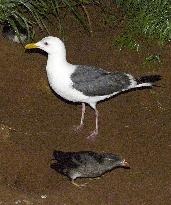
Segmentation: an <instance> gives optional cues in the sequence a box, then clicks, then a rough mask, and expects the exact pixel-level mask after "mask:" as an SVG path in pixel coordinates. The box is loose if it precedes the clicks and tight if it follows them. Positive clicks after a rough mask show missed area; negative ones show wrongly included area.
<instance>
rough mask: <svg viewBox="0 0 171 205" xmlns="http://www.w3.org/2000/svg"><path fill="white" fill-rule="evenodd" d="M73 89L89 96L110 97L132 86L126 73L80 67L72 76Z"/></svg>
mask: <svg viewBox="0 0 171 205" xmlns="http://www.w3.org/2000/svg"><path fill="white" fill-rule="evenodd" d="M71 80H72V81H73V88H75V89H77V90H79V91H80V92H82V93H83V94H84V95H87V96H103V95H110V94H112V93H114V92H121V91H122V90H125V89H127V88H128V87H129V86H130V85H131V82H130V78H129V76H128V75H127V74H126V73H121V72H117V71H116V72H112V73H111V72H107V71H105V70H103V69H98V68H96V67H92V66H82V65H78V66H77V67H76V70H75V71H74V73H72V75H71Z"/></svg>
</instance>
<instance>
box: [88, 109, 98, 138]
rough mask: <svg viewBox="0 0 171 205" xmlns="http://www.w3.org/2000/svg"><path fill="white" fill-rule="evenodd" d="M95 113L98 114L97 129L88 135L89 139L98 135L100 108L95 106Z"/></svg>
mask: <svg viewBox="0 0 171 205" xmlns="http://www.w3.org/2000/svg"><path fill="white" fill-rule="evenodd" d="M95 114H96V129H95V130H94V131H93V132H92V133H91V134H90V135H89V136H88V137H87V139H95V137H96V136H97V135H98V130H99V127H98V118H99V112H98V110H97V109H96V108H95Z"/></svg>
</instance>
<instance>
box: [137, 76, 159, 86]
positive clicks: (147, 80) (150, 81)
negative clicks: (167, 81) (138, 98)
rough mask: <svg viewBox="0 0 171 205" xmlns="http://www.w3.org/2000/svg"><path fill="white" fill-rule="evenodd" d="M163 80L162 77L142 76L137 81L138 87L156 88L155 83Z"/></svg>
mask: <svg viewBox="0 0 171 205" xmlns="http://www.w3.org/2000/svg"><path fill="white" fill-rule="evenodd" d="M159 80H161V76H160V75H148V76H142V77H140V78H138V79H136V82H137V85H136V87H150V86H156V87H158V86H157V85H155V82H157V81H159Z"/></svg>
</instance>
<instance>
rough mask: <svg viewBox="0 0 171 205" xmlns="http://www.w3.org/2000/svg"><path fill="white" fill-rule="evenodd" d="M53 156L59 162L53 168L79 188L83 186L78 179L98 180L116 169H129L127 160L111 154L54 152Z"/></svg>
mask: <svg viewBox="0 0 171 205" xmlns="http://www.w3.org/2000/svg"><path fill="white" fill-rule="evenodd" d="M53 156H54V159H55V160H57V162H56V163H53V164H51V168H52V169H55V170H56V171H57V172H59V173H61V174H63V175H65V176H67V177H68V178H69V179H70V180H71V182H72V183H73V184H74V185H76V186H78V187H80V186H82V185H78V184H77V183H75V182H74V180H75V179H77V178H96V177H100V176H102V175H103V174H104V173H106V172H108V171H110V170H112V169H114V168H116V167H127V168H128V167H129V165H128V163H127V162H126V161H125V159H122V158H121V157H120V156H118V155H115V154H111V153H96V152H92V151H80V152H62V151H54V152H53Z"/></svg>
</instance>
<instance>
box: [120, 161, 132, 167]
mask: <svg viewBox="0 0 171 205" xmlns="http://www.w3.org/2000/svg"><path fill="white" fill-rule="evenodd" d="M121 165H122V166H123V167H125V168H130V166H129V164H128V162H126V161H125V159H124V160H123V161H122V162H121Z"/></svg>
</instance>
